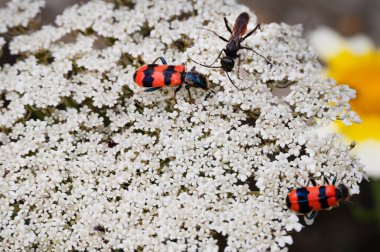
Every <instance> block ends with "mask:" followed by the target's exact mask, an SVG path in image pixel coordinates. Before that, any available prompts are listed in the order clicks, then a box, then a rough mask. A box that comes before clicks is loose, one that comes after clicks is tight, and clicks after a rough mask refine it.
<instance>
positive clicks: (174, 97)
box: [173, 85, 182, 103]
mask: <svg viewBox="0 0 380 252" xmlns="http://www.w3.org/2000/svg"><path fill="white" fill-rule="evenodd" d="M181 88H182V85H180V86H178V87H177V88H176V89H175V90H174V95H173V99H174V101H175V103H177V98H176V95H177V93H178V91H179V90H181Z"/></svg>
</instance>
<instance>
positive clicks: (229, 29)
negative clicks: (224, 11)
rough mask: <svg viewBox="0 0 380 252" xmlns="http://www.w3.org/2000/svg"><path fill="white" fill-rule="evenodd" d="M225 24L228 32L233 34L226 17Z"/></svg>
mask: <svg viewBox="0 0 380 252" xmlns="http://www.w3.org/2000/svg"><path fill="white" fill-rule="evenodd" d="M224 23H225V24H226V27H227V30H228V31H229V32H230V33H232V30H231V28H230V26H229V25H228V21H227V18H226V17H224Z"/></svg>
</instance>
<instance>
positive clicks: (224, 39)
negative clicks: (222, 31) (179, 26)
mask: <svg viewBox="0 0 380 252" xmlns="http://www.w3.org/2000/svg"><path fill="white" fill-rule="evenodd" d="M196 28H197V29H203V30H206V31H209V32H212V33H213V34H214V35H216V36H218V37H219V38H220V39H221V40H223V41H224V42H228V39H226V38H224V37H222V36H220V35H219V34H218V33H216V32H214V31H213V30H210V29H208V28H204V27H196Z"/></svg>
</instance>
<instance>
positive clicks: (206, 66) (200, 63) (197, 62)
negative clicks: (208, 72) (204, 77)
mask: <svg viewBox="0 0 380 252" xmlns="http://www.w3.org/2000/svg"><path fill="white" fill-rule="evenodd" d="M187 57H188V58H189V59H190V60H191V61H192V62H194V63H196V64H198V65H200V66H203V67H208V68H222V66H208V65H205V64H202V63H199V62H197V61H195V60H193V59H192V58H190V57H189V56H187Z"/></svg>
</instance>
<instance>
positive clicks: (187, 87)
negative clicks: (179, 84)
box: [185, 85, 194, 103]
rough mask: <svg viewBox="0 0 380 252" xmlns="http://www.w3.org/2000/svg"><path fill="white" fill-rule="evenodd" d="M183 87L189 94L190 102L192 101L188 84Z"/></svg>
mask: <svg viewBox="0 0 380 252" xmlns="http://www.w3.org/2000/svg"><path fill="white" fill-rule="evenodd" d="M185 88H186V89H187V92H188V94H189V99H190V103H194V101H193V98H191V92H190V85H186V86H185Z"/></svg>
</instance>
